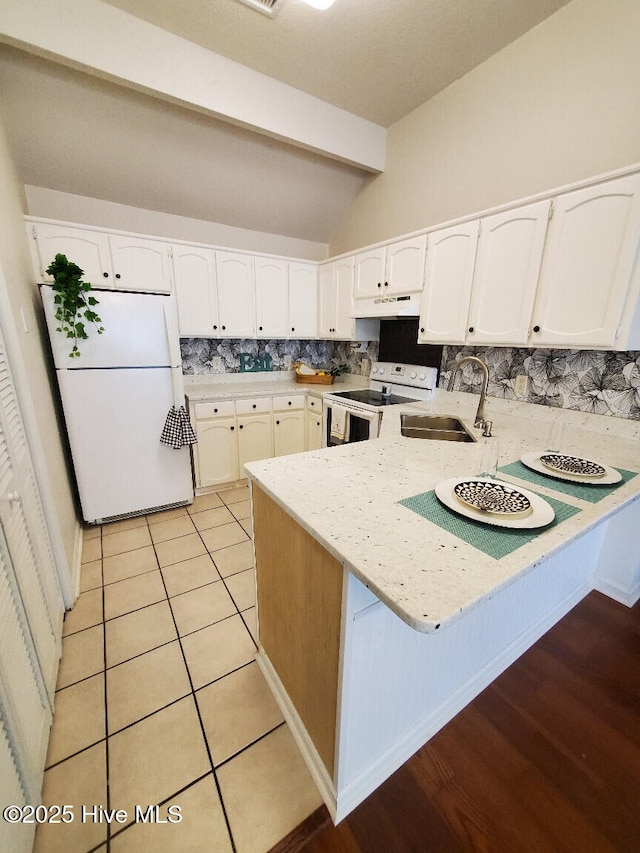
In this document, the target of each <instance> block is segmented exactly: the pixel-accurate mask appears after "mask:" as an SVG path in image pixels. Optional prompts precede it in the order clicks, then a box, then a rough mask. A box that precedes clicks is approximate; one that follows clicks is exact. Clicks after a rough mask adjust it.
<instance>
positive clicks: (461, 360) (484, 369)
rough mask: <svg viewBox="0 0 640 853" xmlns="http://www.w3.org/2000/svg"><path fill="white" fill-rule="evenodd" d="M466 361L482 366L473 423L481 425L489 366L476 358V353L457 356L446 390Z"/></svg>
mask: <svg viewBox="0 0 640 853" xmlns="http://www.w3.org/2000/svg"><path fill="white" fill-rule="evenodd" d="M467 361H472V362H473V363H474V364H478V365H479V366H480V367H481V368H482V373H483V377H482V388H481V389H480V402H479V403H478V411H477V412H476V420H475V423H474V424H473V425H474V427H483V426H484V423H485V417H484V401H485V398H486V396H487V385H488V384H489V368H488V367H487V365H486V364H485V363H484V361H483V360H482V359H481V358H478V356H477V355H465V356H463V357H462V358H459V359H458V361H456V363H455V364H454V365H453V369H452V370H451V376H450V377H449V384H448V385H447V391H451V389H452V388H453V382H454V379H455V378H456V373H457V372H458V370H459V369H460V367H462V365H463V364H465V362H467Z"/></svg>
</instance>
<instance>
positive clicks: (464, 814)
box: [280, 592, 640, 853]
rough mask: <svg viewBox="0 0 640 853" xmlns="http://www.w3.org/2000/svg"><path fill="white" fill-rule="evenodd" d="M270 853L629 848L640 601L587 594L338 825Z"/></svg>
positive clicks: (635, 828) (637, 817) (323, 818)
mask: <svg viewBox="0 0 640 853" xmlns="http://www.w3.org/2000/svg"><path fill="white" fill-rule="evenodd" d="M298 830H299V831H298V834H297V836H296V837H295V838H294V837H293V835H292V837H291V838H290V839H288V841H289V844H288V846H287V844H286V843H283V845H282V847H281V848H280V849H281V850H282V851H287V853H292V851H294V850H297V851H305V853H414V852H415V853H448V851H499V853H525V851H526V853H529V851H535V853H546V851H549V853H565V851H566V853H601V852H602V853H604V851H611V852H612V853H627V851H628V853H632V851H633V853H637V851H639V850H640V603H639V604H638V605H636V606H635V607H634V608H631V609H630V608H627V607H625V606H623V605H621V604H617V603H616V602H614V601H612V600H611V599H609V598H607V597H605V596H603V595H601V594H599V593H596V592H594V593H591V594H590V595H588V596H587V598H585V599H584V600H583V601H582V602H581V603H580V604H579V605H578V606H577V607H575V608H574V609H573V610H572V611H571V613H569V614H568V615H567V616H566V617H565V618H564V619H562V620H561V621H560V622H559V623H558V624H557V625H556V626H554V627H553V628H552V629H551V630H550V631H549V632H548V633H547V634H546V635H545V636H544V637H543V638H542V639H541V640H539V641H538V642H537V643H536V644H535V645H534V646H533V647H532V648H531V649H530V650H529V651H528V652H526V653H525V654H524V655H523V656H522V657H521V658H520V659H519V660H518V661H516V663H514V664H513V665H512V666H511V667H510V668H509V669H508V670H507V671H506V672H505V673H503V675H501V676H500V677H499V678H498V679H497V680H496V681H495V682H494V683H493V684H492V685H491V686H490V687H488V688H487V689H486V690H484V691H483V693H481V694H480V696H478V697H477V699H475V700H474V701H473V702H472V703H471V704H470V705H468V706H467V707H466V708H465V709H464V710H463V711H462V712H461V713H460V714H458V716H457V717H456V718H455V719H454V720H452V721H451V722H450V723H449V724H448V725H447V726H446V727H445V728H444V729H442V730H441V731H440V732H439V733H438V734H437V735H436V736H435V737H434V738H432V740H431V741H429V743H427V744H426V745H425V746H424V747H423V748H422V749H421V750H420V751H419V752H418V753H416V755H414V756H413V757H412V758H411V759H410V760H409V761H408V762H407V763H406V764H404V765H403V766H402V767H401V768H400V769H399V770H398V771H397V772H396V773H395V774H394V775H393V776H391V777H390V778H389V779H388V780H387V781H386V782H385V783H384V784H383V785H382V786H381V787H380V788H379V789H378V790H377V791H375V792H374V793H373V794H372V795H371V796H370V797H369V798H368V799H367V800H366V801H365V802H364V803H362V805H360V806H359V807H358V808H357V809H356V810H355V811H354V812H352V813H351V814H350V815H349V816H348V817H347V818H346V819H345V820H344V821H343V822H342V823H341V824H340V825H339V826H337V827H334V826H333V825H332V824H331V823H330V821H328V814H327V813H326V810H325V809H321V810H319V811H318V812H316V814H315V815H313V816H312V817H311V818H310V820H309V821H308V822H307V826H306V827H305V826H304V825H303V826H302V827H299V828H298Z"/></svg>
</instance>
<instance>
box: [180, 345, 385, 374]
mask: <svg viewBox="0 0 640 853" xmlns="http://www.w3.org/2000/svg"><path fill="white" fill-rule="evenodd" d="M366 346H367V349H366V350H365V351H364V352H356V351H355V350H354V349H353V348H352V346H351V344H350V343H349V342H348V341H291V340H289V341H284V340H282V341H256V340H231V339H215V340H213V339H209V338H183V339H182V340H181V341H180V353H181V355H182V372H183V373H185V374H197V375H202V374H207V373H239V372H240V353H248V354H249V355H251V356H253V357H254V358H255V357H260V358H264V356H265V355H269V356H270V357H271V368H272V370H289V369H290V366H287V357H288V358H289V359H290V363H291V364H293V363H295V362H296V361H304V362H305V364H308V365H309V367H315V368H317V369H319V370H322V369H326V368H331V367H338V365H341V364H346V365H347V367H348V369H349V373H357V374H363V373H365V374H368V373H369V365H370V363H371V362H372V361H375V359H376V358H377V356H378V344H377V342H375V343H370V344H368V345H366ZM214 358H220V359H221V369H216V367H215V362H214ZM364 359H367V360H368V362H367V363H366V364H364V365H363V360H364Z"/></svg>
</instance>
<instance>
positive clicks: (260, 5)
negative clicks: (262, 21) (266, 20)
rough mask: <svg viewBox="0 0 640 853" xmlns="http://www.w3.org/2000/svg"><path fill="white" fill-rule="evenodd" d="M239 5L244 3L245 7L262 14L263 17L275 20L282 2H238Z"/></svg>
mask: <svg viewBox="0 0 640 853" xmlns="http://www.w3.org/2000/svg"><path fill="white" fill-rule="evenodd" d="M238 3H244V5H245V6H250V7H251V8H252V9H255V10H256V11H257V12H262V14H263V15H268V16H269V17H270V18H275V16H276V14H277V12H278V9H279V8H280V4H281V3H282V0H238Z"/></svg>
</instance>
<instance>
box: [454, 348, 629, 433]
mask: <svg viewBox="0 0 640 853" xmlns="http://www.w3.org/2000/svg"><path fill="white" fill-rule="evenodd" d="M464 355H477V356H480V357H481V358H482V359H484V361H485V362H486V364H487V367H488V368H489V387H488V391H487V393H488V395H490V396H492V397H502V398H504V399H506V400H515V399H519V400H523V401H525V402H527V403H539V404H541V405H544V406H555V407H557V408H562V409H577V410H578V411H580V412H590V413H592V414H598V415H610V416H613V417H617V418H629V419H631V420H640V352H638V351H633V352H608V351H607V352H602V351H599V350H559V349H553V350H552V349H519V348H517V347H459V346H446V347H445V348H444V352H443V355H442V367H441V373H440V382H439V384H440V387H441V388H445V387H446V385H447V383H448V381H449V375H450V371H451V369H452V367H453V365H454V364H455V362H456V360H457V359H458V358H461V357H462V356H464ZM522 374H524V375H525V376H527V378H528V380H529V381H528V388H527V393H526V394H525V395H524V396H518V395H516V392H515V382H516V377H517V376H520V375H522ZM481 383H482V371H481V370H479V369H478V368H476V367H474V366H473V364H467V365H464V366H463V367H462V368H461V370H460V373H459V378H458V379H456V384H455V387H456V389H458V390H460V391H475V392H479V390H480V385H481Z"/></svg>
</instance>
